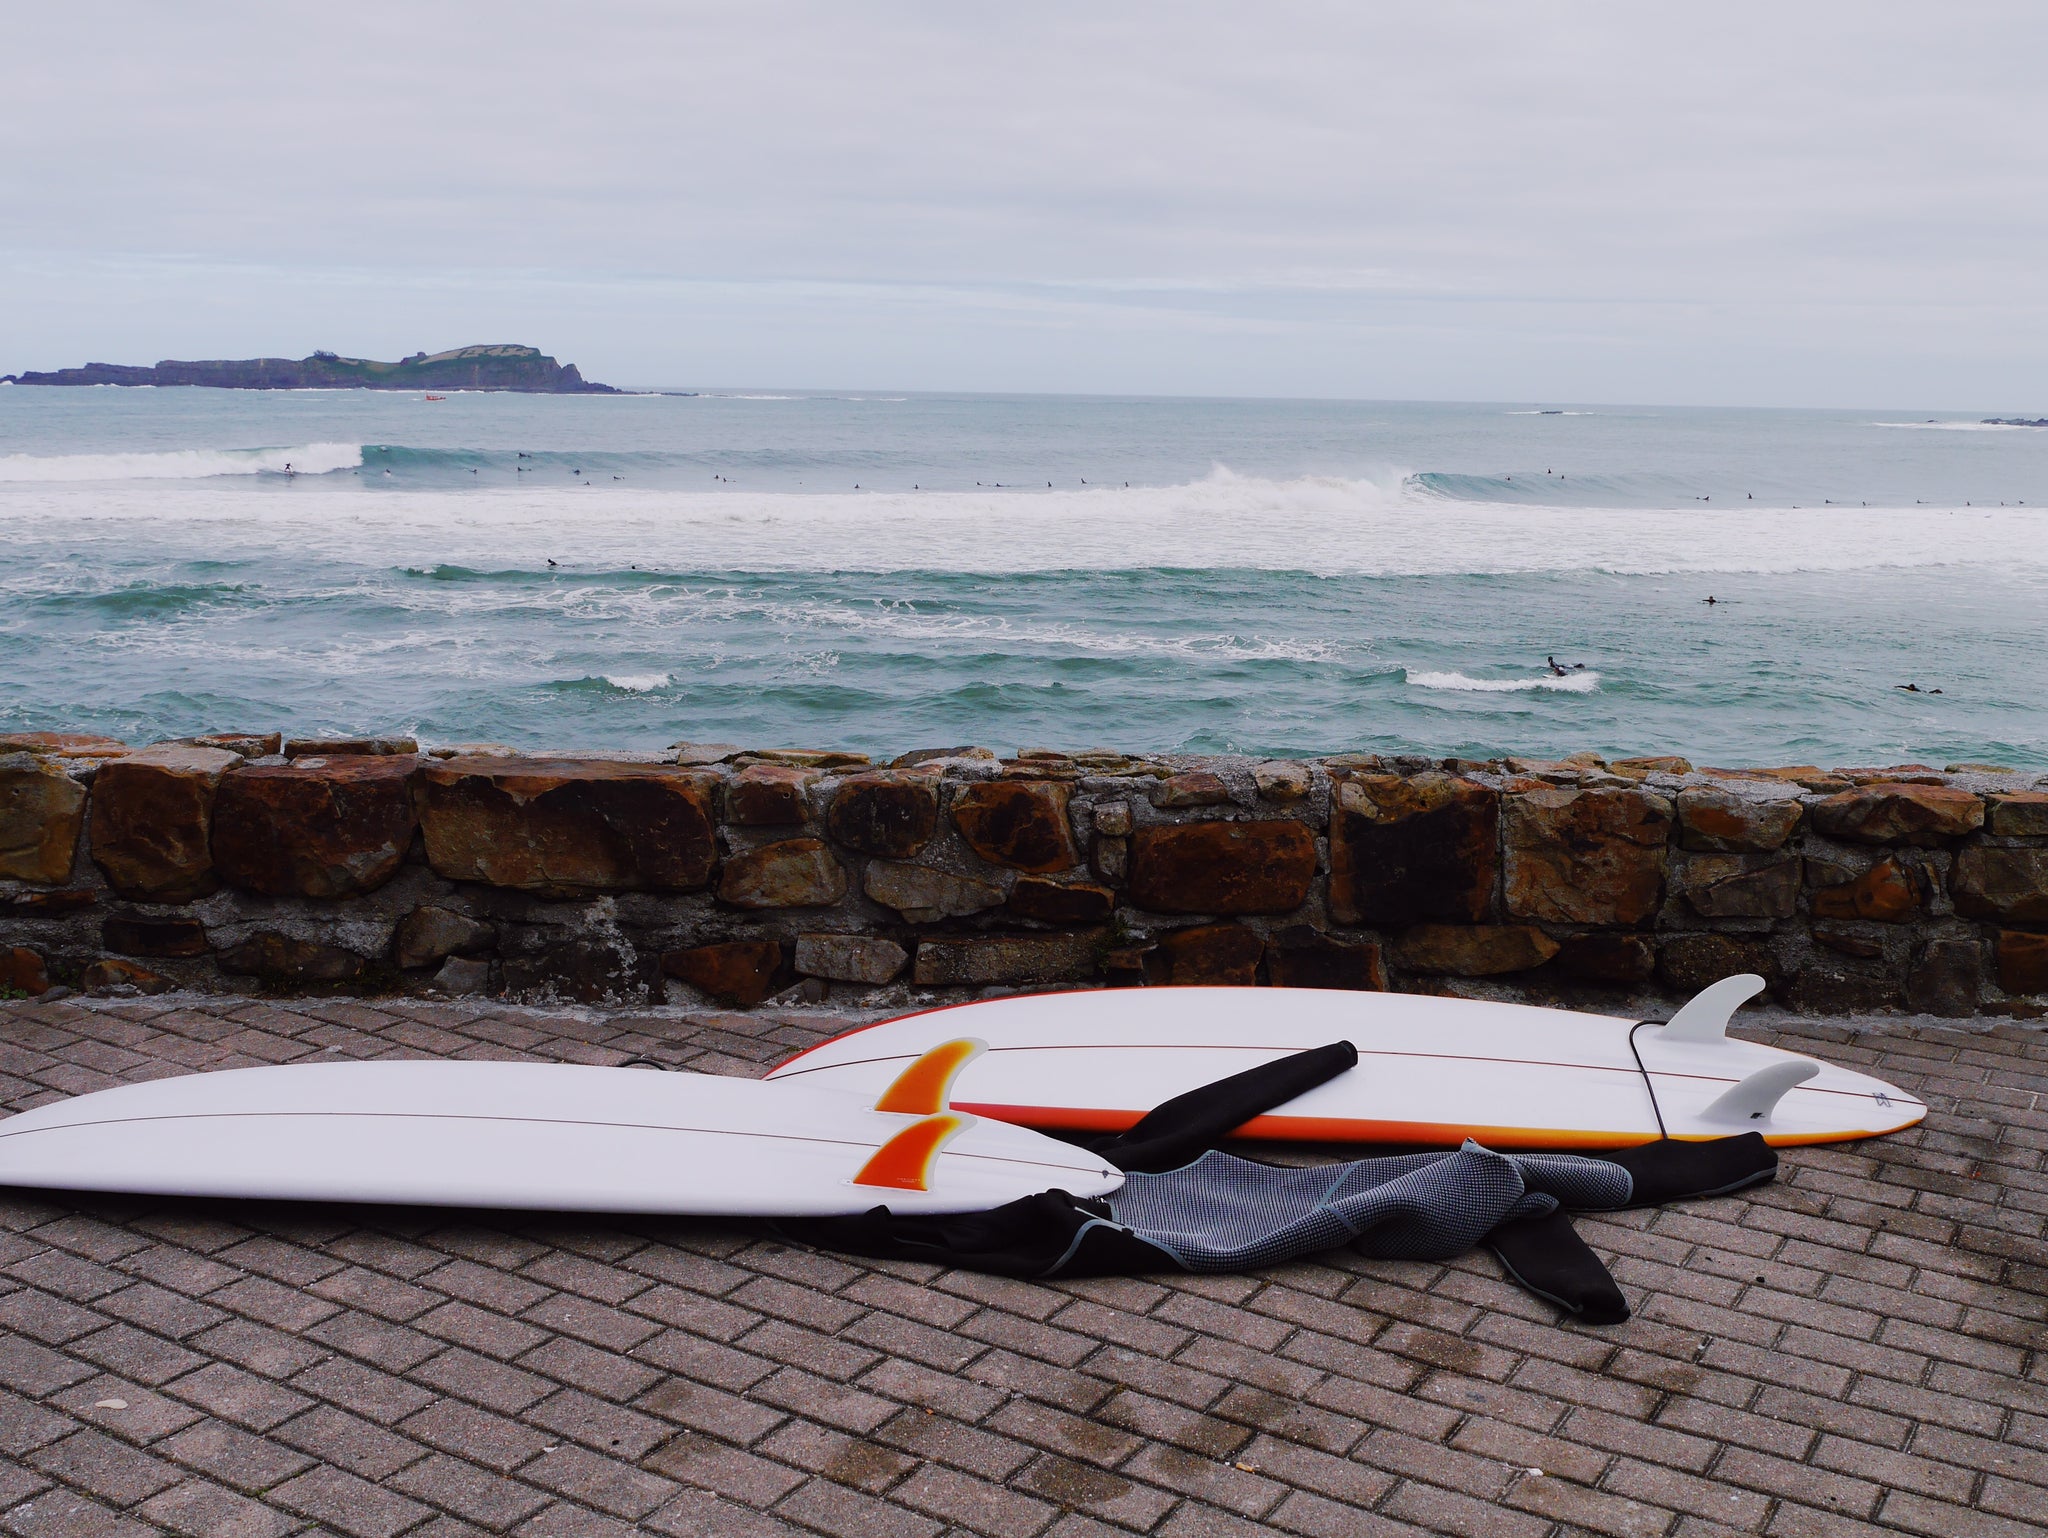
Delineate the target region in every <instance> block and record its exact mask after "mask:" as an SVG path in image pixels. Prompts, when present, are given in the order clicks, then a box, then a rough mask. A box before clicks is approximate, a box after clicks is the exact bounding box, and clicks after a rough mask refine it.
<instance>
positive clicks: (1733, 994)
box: [1657, 972, 1765, 1043]
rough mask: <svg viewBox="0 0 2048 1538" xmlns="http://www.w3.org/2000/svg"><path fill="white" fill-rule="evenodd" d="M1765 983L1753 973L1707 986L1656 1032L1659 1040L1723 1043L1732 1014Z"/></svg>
mask: <svg viewBox="0 0 2048 1538" xmlns="http://www.w3.org/2000/svg"><path fill="white" fill-rule="evenodd" d="M1764 986H1765V984H1764V980H1763V979H1762V978H1761V977H1758V976H1757V975H1756V973H1754V972H1738V973H1736V974H1735V976H1733V977H1724V978H1722V979H1721V980H1720V981H1719V982H1718V983H1710V984H1709V985H1708V986H1706V987H1705V988H1702V989H1701V990H1700V991H1699V992H1698V993H1696V994H1694V995H1693V996H1692V998H1691V1000H1690V1001H1688V1002H1687V1004H1686V1006H1685V1007H1684V1008H1683V1009H1681V1010H1680V1011H1679V1012H1678V1013H1677V1014H1675V1015H1673V1016H1672V1017H1671V1018H1670V1019H1669V1020H1668V1021H1666V1022H1665V1024H1664V1029H1663V1030H1661V1031H1659V1032H1658V1033H1657V1039H1658V1040H1659V1041H1696V1042H1703V1043H1711V1042H1716V1041H1724V1040H1726V1039H1727V1036H1728V1021H1729V1018H1730V1017H1731V1016H1733V1015H1734V1013H1735V1011H1736V1010H1738V1009H1740V1008H1742V1006H1743V1005H1745V1004H1747V1003H1748V1002H1749V1001H1750V1000H1751V999H1753V998H1755V997H1756V996H1757V995H1758V994H1759V993H1762V992H1763V991H1764Z"/></svg>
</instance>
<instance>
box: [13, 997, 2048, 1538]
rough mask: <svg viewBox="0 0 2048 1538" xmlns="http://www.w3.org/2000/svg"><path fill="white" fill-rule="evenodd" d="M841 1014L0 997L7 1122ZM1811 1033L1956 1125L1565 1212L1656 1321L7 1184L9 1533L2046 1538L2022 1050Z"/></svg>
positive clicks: (2031, 1127)
mask: <svg viewBox="0 0 2048 1538" xmlns="http://www.w3.org/2000/svg"><path fill="white" fill-rule="evenodd" d="M839 1023H840V1022H823V1021H818V1020H810V1021H806V1020H804V1019H802V1018H800V1017H788V1016H784V1017H762V1016H754V1017H738V1016H708V1015H699V1016H695V1017H688V1016H678V1015H674V1014H667V1015H659V1014H657V1015H649V1014H645V1013H642V1014H632V1013H627V1014H613V1015H608V1016H607V1015H592V1014H587V1013H556V1014H545V1013H542V1014H536V1013H527V1012H514V1011H504V1010H499V1011H495V1012H492V1011H485V1010H472V1009H464V1008H456V1007H449V1006H441V1007H434V1006H412V1005H376V1006H366V1005H362V1004H354V1003H334V1004H326V1003H312V1004H294V1005H290V1006H279V1005H274V1004H268V1003H251V1002H248V1001H246V1000H243V1001H219V1002H217V1003H213V1004H206V1005H198V1006H195V1005H192V1004H190V1003H189V1002H187V1003H184V1004H177V1003H175V1002H174V1003H171V1004H166V1002H165V1001H163V1000H152V1001H146V1002H131V1003H118V1004H104V1003H102V1004H89V1005H80V1004H77V1003H70V1002H66V1003H53V1004H9V1005H0V1076H4V1077H0V1097H5V1099H6V1102H7V1104H8V1106H9V1107H10V1108H11V1109H23V1108H26V1107H28V1106H31V1105H35V1104H39V1103H41V1102H43V1101H45V1100H48V1099H50V1098H52V1097H53V1096H54V1095H56V1094H60V1093H61V1094H75V1093H78V1092H81V1091H84V1090H90V1089H96V1088H99V1087H102V1086H104V1085H108V1084H112V1083H115V1082H118V1081H121V1080H125V1079H133V1078H144V1077H149V1076H152V1075H157V1074H162V1073H167V1072H183V1071H188V1070H193V1069H201V1068H217V1067H228V1066H235V1065H243V1064H255V1063H275V1062H289V1061H300V1060H305V1059H310V1058H314V1057H317V1056H320V1055H322V1054H330V1055H331V1054H339V1055H343V1056H393V1055H404V1054H422V1053H423V1054H431V1055H447V1056H498V1057H507V1056H531V1057H536V1058H547V1059H568V1060H573V1061H577V1062H600V1063H602V1062H616V1061H619V1060H621V1059H622V1058H624V1057H626V1056H629V1055H632V1054H635V1053H645V1054H651V1055H655V1056H659V1057H662V1058H665V1059H668V1060H671V1061H688V1062H689V1063H690V1064H691V1066H693V1067H697V1068H702V1069H706V1070H709V1071H714V1072H728V1073H743V1074H753V1073H758V1072H761V1071H762V1070H763V1069H764V1068H765V1066H766V1065H768V1064H770V1063H772V1062H774V1061H776V1060H777V1059H779V1058H780V1057H782V1056H784V1055H786V1054H787V1053H788V1052H789V1051H791V1050H793V1049H795V1048H796V1047H798V1046H800V1045H803V1044H805V1043H807V1042H809V1041H810V1040H812V1039H815V1037H816V1035H817V1034H818V1032H819V1031H820V1030H821V1029H828V1028H836V1026H837V1025H838V1024H839ZM1805 1036H1806V1038H1807V1040H1808V1041H1809V1043H1810V1044H1811V1046H1812V1047H1813V1048H1814V1049H1816V1050H1819V1051H1821V1052H1823V1053H1825V1054H1826V1055H1829V1056H1832V1057H1834V1058H1837V1059H1838V1060H1842V1061H1850V1062H1855V1063H1858V1064H1869V1065H1871V1066H1872V1067H1873V1069H1874V1071H1876V1072H1878V1073H1881V1074H1883V1075H1884V1076H1886V1077H1888V1078H1891V1079H1893V1080H1895V1081H1897V1082H1898V1083H1900V1084H1902V1085H1904V1086H1906V1087H1907V1088H1909V1089H1912V1090H1913V1091H1914V1092H1916V1093H1918V1094H1921V1095H1924V1096H1925V1097H1927V1099H1928V1100H1929V1102H1930V1103H1931V1104H1932V1105H1934V1106H1935V1107H1936V1110H1935V1113H1934V1114H1933V1115H1932V1116H1930V1117H1929V1118H1928V1121H1927V1123H1926V1124H1925V1125H1924V1126H1923V1127H1921V1128H1919V1129H1917V1130H1916V1131H1915V1132H1913V1133H1910V1134H1908V1135H1905V1136H1903V1137H1897V1138H1892V1139H1889V1140H1887V1141H1885V1142H1883V1143H1879V1144H1871V1145H1866V1146H1861V1147H1856V1146H1851V1147H1844V1148H1836V1149H1826V1150H1809V1151H1800V1152H1795V1153H1793V1154H1791V1155H1789V1156H1788V1158H1787V1161H1786V1163H1787V1168H1786V1171H1785V1178H1784V1179H1783V1180H1782V1181H1781V1182H1780V1183H1779V1184H1778V1185H1777V1186H1775V1187H1772V1188H1769V1189H1766V1190H1764V1191H1762V1192H1759V1193H1756V1194H1754V1195H1751V1196H1747V1197H1744V1198H1740V1199H1725V1200H1719V1201H1705V1202H1698V1203H1694V1204H1691V1205H1689V1206H1685V1207H1674V1208H1667V1209H1664V1210H1662V1211H1657V1212H1644V1213H1630V1214H1625V1215H1622V1216H1619V1217H1614V1218H1609V1219H1605V1220H1599V1221H1587V1222H1586V1223H1585V1224H1584V1231H1585V1232H1586V1234H1587V1235H1588V1237H1589V1238H1590V1239H1591V1241H1592V1243H1593V1245H1594V1246H1595V1248H1597V1249H1598V1250H1600V1251H1601V1252H1602V1253H1603V1254H1605V1255H1607V1256H1610V1257H1611V1258H1612V1261H1613V1265H1614V1270H1615V1274H1616V1276H1617V1277H1618V1278H1619V1280H1620V1281H1621V1283H1622V1285H1623V1287H1624V1289H1625V1290H1626V1291H1627V1292H1628V1294H1629V1296H1630V1299H1631V1301H1632V1302H1633V1303H1634V1304H1635V1305H1636V1310H1637V1313H1636V1318H1635V1319H1634V1320H1633V1321H1631V1322H1630V1323H1628V1324H1626V1325H1624V1326H1621V1327H1619V1328H1614V1329H1606V1330H1592V1329H1582V1328H1576V1327H1570V1326H1560V1325H1558V1324H1556V1323H1555V1322H1554V1321H1553V1319H1552V1317H1551V1315H1550V1312H1549V1310H1547V1309H1546V1308H1544V1307H1542V1306H1541V1305H1539V1304H1537V1303H1535V1302H1533V1301H1532V1300H1530V1299H1529V1298H1527V1297H1526V1296H1524V1295H1523V1294H1521V1293H1520V1292H1518V1291H1517V1290H1515V1289H1514V1288H1513V1287H1511V1286H1509V1285H1507V1284H1506V1283H1505V1282H1503V1281H1502V1280H1501V1279H1500V1277H1499V1275H1498V1273H1497V1271H1496V1270H1495V1268H1494V1266H1493V1264H1492V1262H1491V1261H1490V1260H1488V1259H1486V1258H1484V1257H1479V1256H1473V1257H1468V1258H1466V1259H1464V1260H1462V1261H1460V1262H1458V1263H1456V1264H1454V1265H1449V1266H1430V1265H1414V1264H1389V1263H1383V1262H1371V1263H1368V1262H1363V1261H1359V1260H1356V1259H1354V1258H1349V1257H1347V1256H1344V1255H1336V1256H1332V1257H1328V1258H1326V1259H1324V1260H1321V1261H1319V1262H1317V1263H1315V1264H1304V1265H1289V1266H1281V1267H1275V1268H1273V1269H1271V1270H1268V1271H1264V1272H1260V1273H1258V1274H1256V1275H1250V1276H1243V1277H1221V1278H1208V1279H1193V1280H1191V1279H1187V1278H1179V1279H1175V1280H1171V1281H1150V1280H1142V1281H1126V1280H1116V1281H1097V1282H1078V1283H1063V1284H1058V1285H1053V1286H1033V1285H1028V1284H1023V1283H1017V1282H1010V1281H1001V1280H995V1279H991V1278H987V1277H981V1276H974V1275H968V1274H962V1273H942V1272H938V1271H936V1270H934V1269H932V1268H930V1267H924V1266H915V1265H865V1264H857V1263H853V1262H849V1261H843V1260H838V1259H834V1258H831V1257H827V1256H821V1255H815V1254H811V1253H807V1252H804V1251H801V1250H796V1249H791V1248H788V1247H786V1246H783V1245H780V1244H776V1243H773V1242H768V1241H765V1240H762V1239H758V1238H755V1237H752V1236H750V1235H749V1234H748V1233H747V1232H745V1231H742V1230H741V1229H738V1228H734V1227H730V1226H723V1225H713V1224H699V1223H672V1222H628V1223H609V1222H586V1221H582V1220H575V1219H559V1218H547V1219H537V1220H534V1221H526V1220H523V1219H520V1218H517V1217H494V1216H488V1215H486V1216H478V1215H475V1214H451V1213H445V1212H410V1211H408V1212H399V1211H390V1210H356V1209H340V1208H312V1207H296V1208H294V1207H273V1206H263V1207H245V1206H233V1205H229V1204H221V1203H212V1204H208V1203H183V1204H180V1203H164V1202H145V1201H123V1200H83V1201H76V1200H66V1199H57V1200H43V1199H39V1198H35V1197H29V1196H24V1195H21V1194H18V1193H16V1194H5V1195H0V1385H4V1389H5V1392H4V1393H0V1528H4V1529H5V1530H6V1531H9V1532H12V1533H17V1534H23V1535H32V1538H42V1535H49V1538H57V1535H65V1538H73V1535H85V1534H101V1533H143V1532H151V1531H175V1532H181V1533H192V1534H203V1535H207V1538H239V1535H263V1538H267V1535H272V1534H285V1533H290V1532H299V1531H312V1532H330V1531H331V1532H339V1533H346V1534H350V1535H358V1538H388V1535H396V1534H401V1533H404V1534H415V1535H420V1538H455V1535H457V1534H465V1533H478V1532H492V1533H515V1534H519V1535H523V1538H598V1535H607V1534H614V1533H624V1532H633V1531H643V1532H653V1533H663V1534H671V1535H680V1534H717V1535H734V1538H752V1535H759V1534H770V1533H825V1534H843V1535H847V1538H936V1535H939V1534H942V1533H943V1534H954V1533H973V1534H987V1535H992V1538H1031V1535H1037V1534H1049V1535H1054V1538H1086V1535H1094V1534H1104V1535H1107V1534H1111V1533H1116V1532H1132V1531H1135V1532H1141V1533H1156V1534H1161V1535H1171V1538H1205V1535H1221V1534H1229V1533H1234V1532H1250V1531H1282V1532H1291V1533H1302V1534H1332V1535H1336V1534H1343V1535H1366V1538H1371V1535H1376V1534H1388V1533H1412V1532H1443V1533H1460V1534H1474V1535H1479V1538H1542V1535H1548V1534H1553V1533H1564V1532H1578V1531H1592V1532H1600V1533H1611V1534H1621V1535H1646V1538H1647V1535H1663V1534H1672V1535H1685V1538H1707V1535H1710V1534H1716V1533H1727V1532H1761V1533H1766V1534H1771V1535H1776V1538H1807V1535H1823V1534H1856V1533H1866V1532H1875V1531H1879V1530H1883V1531H1887V1532H1909V1533H1918V1534H1927V1535H1934V1538H2004V1535H2011V1538H2018V1535H2020V1534H2028V1533H2038V1532H2040V1531H2041V1530H2042V1528H2043V1527H2044V1526H2048V1351H2044V1349H2043V1346H2044V1339H2048V1326H2044V1323H2043V1319H2044V1314H2048V1302H2044V1293H2048V1254H2044V1247H2043V1214H2044V1213H2048V1171H2044V1161H2043V1151H2044V1149H2048V1108H2044V1107H2043V1105H2042V1104H2041V1101H2042V1096H2043V1093H2044V1092H2048V1037H2044V1036H2042V1035H2040V1034H2038V1033H2028V1032H2025V1031H2019V1030H2010V1029H2007V1030H2000V1031H1995V1032H1992V1033H1989V1034H1971V1033H1960V1032H1951V1031H1933V1030H1922V1031H1914V1032H1912V1033H1910V1034H1903V1035H1897V1036H1890V1037H1885V1038H1873V1037H1868V1036H1863V1037H1851V1036H1849V1035H1848V1034H1847V1033H1844V1032H1840V1031H1828V1030H1825V1029H1813V1028H1807V1029H1806V1031H1805ZM1538 1470H1541V1472H1540V1473H1539V1472H1538Z"/></svg>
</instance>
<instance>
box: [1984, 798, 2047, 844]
mask: <svg viewBox="0 0 2048 1538" xmlns="http://www.w3.org/2000/svg"><path fill="white" fill-rule="evenodd" d="M1988 825H1989V827H1990V829H1991V831H1992V832H1993V833H1996V834H1997V835H1998V836H1999V837H2001V838H2048V790H2012V791H2006V792H2004V793H2002V794H2000V795H1995V796H1993V797H1992V798H1991V811H1990V814H1989V818H1988Z"/></svg>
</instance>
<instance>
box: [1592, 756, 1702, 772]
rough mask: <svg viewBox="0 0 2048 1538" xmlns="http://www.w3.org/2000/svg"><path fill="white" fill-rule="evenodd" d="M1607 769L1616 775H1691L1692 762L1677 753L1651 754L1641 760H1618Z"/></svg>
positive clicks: (1640, 758)
mask: <svg viewBox="0 0 2048 1538" xmlns="http://www.w3.org/2000/svg"><path fill="white" fill-rule="evenodd" d="M1607 767H1608V768H1609V769H1611V770H1613V771H1614V772H1615V773H1616V774H1623V773H1627V772H1631V771H1633V772H1634V773H1636V774H1691V773H1692V760H1691V759H1689V758H1680V757H1679V756H1678V755H1677V754H1675V753H1650V754H1646V755H1644V756H1642V757H1639V758H1617V759H1616V760H1614V762H1613V763H1611V764H1609V765H1608V766H1607Z"/></svg>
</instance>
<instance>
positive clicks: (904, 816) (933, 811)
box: [825, 771, 939, 860]
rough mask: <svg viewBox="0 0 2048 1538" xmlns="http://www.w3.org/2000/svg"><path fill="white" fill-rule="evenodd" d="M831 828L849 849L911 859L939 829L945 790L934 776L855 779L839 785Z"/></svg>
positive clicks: (880, 775)
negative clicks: (940, 796) (940, 787)
mask: <svg viewBox="0 0 2048 1538" xmlns="http://www.w3.org/2000/svg"><path fill="white" fill-rule="evenodd" d="M825 826H826V827H827V828H828V829H829V830H830V832H831V834H832V837H833V839H834V840H835V841H837V842H838V843H841V844H844V845H845V846H846V847H847V848H848V849H857V850H859V851H860V852H861V853H862V854H879V855H883V856H885V857H887V858H888V859H892V860H907V859H909V858H910V857H911V856H912V855H914V854H916V853H917V852H918V851H919V850H920V849H922V848H924V846H925V845H926V844H928V843H930V842H931V837H932V835H933V834H934V833H936V832H937V831H938V827H939V790H938V786H937V785H936V784H935V783H934V782H933V781H932V779H931V778H930V777H929V776H928V775H922V774H914V773H896V772H893V771H883V772H881V773H878V774H858V775H853V776H851V777H850V778H848V779H847V780H845V781H844V782H842V783H841V785H840V787H839V793H838V794H837V795H835V796H834V797H833V798H832V809H831V811H830V812H828V813H827V814H826V818H825Z"/></svg>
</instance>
